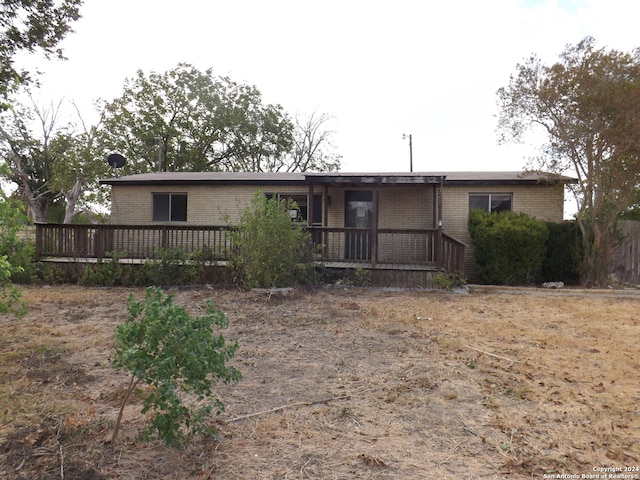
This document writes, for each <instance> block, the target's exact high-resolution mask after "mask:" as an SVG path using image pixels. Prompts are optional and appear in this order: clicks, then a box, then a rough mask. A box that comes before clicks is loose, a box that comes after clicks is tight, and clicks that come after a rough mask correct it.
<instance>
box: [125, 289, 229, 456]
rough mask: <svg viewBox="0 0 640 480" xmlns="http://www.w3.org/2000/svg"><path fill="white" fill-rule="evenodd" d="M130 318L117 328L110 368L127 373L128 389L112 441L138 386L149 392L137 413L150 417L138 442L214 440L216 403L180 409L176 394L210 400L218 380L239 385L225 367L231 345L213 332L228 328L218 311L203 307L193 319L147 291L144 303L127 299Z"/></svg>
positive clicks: (160, 294)
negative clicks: (205, 437)
mask: <svg viewBox="0 0 640 480" xmlns="http://www.w3.org/2000/svg"><path fill="white" fill-rule="evenodd" d="M128 311H129V317H128V318H127V320H126V321H125V322H124V323H122V324H121V325H119V326H118V328H117V332H116V352H115V357H114V360H113V364H114V366H116V367H118V368H122V369H125V370H127V371H128V372H130V373H131V375H132V377H131V383H130V385H129V389H128V391H127V394H126V395H125V398H124V399H123V402H122V404H121V410H120V415H119V416H118V420H117V422H116V427H115V430H114V433H113V439H114V441H115V439H116V438H117V435H118V429H119V426H120V420H121V418H122V411H123V409H124V406H125V404H126V402H127V400H128V398H129V395H130V394H131V392H132V391H133V390H134V389H135V388H136V386H137V385H138V384H139V383H143V384H146V385H148V386H149V387H151V388H150V389H148V391H147V392H146V393H144V394H143V408H142V413H143V414H146V413H148V412H151V414H152V415H151V418H150V420H149V422H148V424H147V427H146V428H145V429H144V431H143V432H142V438H143V439H150V438H152V437H155V436H157V437H158V438H160V439H161V440H162V441H164V442H165V443H166V444H168V445H180V444H182V443H184V442H185V441H186V440H187V439H188V438H189V437H190V436H193V435H195V434H197V433H204V434H211V435H212V434H215V433H216V430H215V428H214V427H212V426H207V425H206V419H207V416H208V415H209V414H210V413H211V412H212V410H213V406H215V408H216V411H217V414H219V413H220V412H221V411H222V410H223V409H224V404H223V403H222V402H221V401H220V400H219V399H213V400H212V405H213V406H212V405H207V406H205V407H202V408H198V409H196V410H193V409H190V408H189V407H188V406H186V405H185V404H184V403H183V400H182V398H181V394H184V393H188V394H193V395H196V396H197V397H198V399H199V400H203V399H205V398H211V397H212V391H211V388H212V386H213V385H214V384H215V383H216V382H218V381H219V380H222V381H223V382H225V383H227V382H232V381H233V382H235V381H238V380H240V377H241V375H240V372H239V371H238V370H237V369H235V368H234V367H229V366H227V362H228V361H229V360H231V359H232V358H233V356H234V354H235V352H236V350H237V348H238V344H237V342H236V341H234V342H232V343H230V344H227V342H226V340H225V338H224V337H223V335H222V334H216V332H214V330H215V329H222V328H225V327H227V326H228V324H229V320H228V318H227V317H226V315H225V314H224V312H222V311H221V310H218V309H216V308H215V307H214V305H213V303H212V302H211V301H209V302H207V306H206V314H205V315H202V316H199V317H192V316H191V315H189V313H188V312H187V311H186V310H185V308H183V307H181V306H178V305H174V304H173V297H172V296H165V295H164V293H163V292H162V290H160V289H156V288H148V289H147V291H146V295H145V299H144V301H141V302H138V301H136V300H135V299H134V298H133V295H130V297H129V306H128Z"/></svg>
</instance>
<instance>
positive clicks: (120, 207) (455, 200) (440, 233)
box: [36, 172, 575, 285]
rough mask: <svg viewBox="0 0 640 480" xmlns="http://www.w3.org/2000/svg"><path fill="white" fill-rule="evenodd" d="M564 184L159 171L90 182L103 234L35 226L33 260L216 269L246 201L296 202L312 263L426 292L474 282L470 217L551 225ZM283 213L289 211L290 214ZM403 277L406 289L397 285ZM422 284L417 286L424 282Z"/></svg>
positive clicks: (528, 177)
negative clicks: (182, 257)
mask: <svg viewBox="0 0 640 480" xmlns="http://www.w3.org/2000/svg"><path fill="white" fill-rule="evenodd" d="M574 181H575V180H574V179H572V178H569V177H564V176H558V175H552V174H543V173H528V172H428V173H427V172H411V173H344V172H330V173H266V172H260V173H248V172H243V173H234V172H158V173H146V174H139V175H128V176H121V177H113V178H108V179H103V180H101V182H100V183H101V184H103V185H108V186H110V187H111V220H110V224H109V225H51V224H43V225H37V226H36V256H37V257H38V258H41V259H52V260H55V259H63V260H64V259H66V261H72V262H77V261H80V260H82V259H84V260H92V259H93V260H94V261H95V259H99V258H102V257H103V256H104V255H105V254H106V253H108V252H113V251H117V252H120V255H124V257H125V258H128V259H133V260H141V259H145V258H151V257H153V255H154V254H155V253H154V252H155V251H156V250H157V247H171V246H180V247H183V248H185V249H187V250H190V251H194V250H199V251H202V252H205V253H206V254H207V258H210V259H212V260H214V261H217V262H224V260H225V254H226V252H228V249H229V248H231V245H230V236H228V235H227V233H228V231H229V228H230V226H232V225H234V224H236V223H237V222H238V221H239V219H240V215H241V212H242V211H243V210H244V208H245V207H247V206H248V205H249V203H250V201H251V198H252V197H253V195H254V193H255V192H256V191H261V192H263V193H264V194H266V195H268V196H275V197H276V198H291V199H293V200H295V202H296V203H297V205H298V207H299V210H298V211H297V213H295V214H296V215H300V216H301V217H302V218H301V220H302V221H303V223H304V224H306V228H308V229H309V231H310V233H311V238H312V240H313V244H314V245H313V248H314V252H315V253H316V259H317V261H318V262H320V263H322V264H323V265H325V266H326V267H328V268H341V269H349V268H351V269H353V268H357V267H361V268H366V269H370V270H371V271H372V272H374V273H377V274H385V275H386V276H387V279H386V280H383V281H382V282H379V283H387V284H422V285H424V284H425V281H426V282H428V279H429V276H430V275H431V274H432V273H433V272H435V271H438V270H447V271H451V272H460V271H461V272H463V273H464V275H465V276H466V278H467V279H469V280H471V281H473V280H474V279H475V262H474V254H473V245H472V242H471V238H470V236H469V232H468V229H467V221H468V216H469V211H470V210H471V209H474V208H483V209H485V210H488V211H499V210H512V211H518V212H524V213H527V214H529V215H532V216H534V217H537V218H540V219H542V220H545V221H550V222H561V221H562V220H563V210H564V188H565V185H566V184H568V183H573V182H574ZM292 214H293V212H292ZM411 276H413V280H410V281H408V282H407V281H406V279H407V278H409V277H411ZM425 279H426V280H425Z"/></svg>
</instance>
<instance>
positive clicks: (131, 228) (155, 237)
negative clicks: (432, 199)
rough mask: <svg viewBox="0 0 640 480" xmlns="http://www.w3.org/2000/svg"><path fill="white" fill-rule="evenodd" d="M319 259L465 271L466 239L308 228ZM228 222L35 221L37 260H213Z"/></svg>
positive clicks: (227, 245) (421, 232) (434, 233)
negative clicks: (173, 254) (188, 256)
mask: <svg viewBox="0 0 640 480" xmlns="http://www.w3.org/2000/svg"><path fill="white" fill-rule="evenodd" d="M308 231H309V232H310V234H311V238H312V240H313V248H314V252H315V255H316V258H317V260H318V261H323V262H346V263H358V264H362V263H365V264H370V265H371V266H376V265H422V266H432V267H434V268H436V269H438V270H447V271H460V272H461V271H463V269H464V251H465V246H466V245H465V244H464V243H462V242H460V241H458V240H456V239H455V238H453V237H451V236H449V235H447V234H445V233H444V232H443V231H442V229H378V230H377V233H376V234H375V235H374V234H373V231H372V230H371V229H364V228H329V227H309V228H308ZM230 232H231V228H230V227H228V226H173V225H67V224H37V225H36V259H42V258H67V259H72V260H73V259H83V258H95V259H101V258H104V257H106V256H108V255H109V254H114V253H117V254H118V256H120V257H123V258H130V259H152V258H156V257H157V255H158V254H159V250H158V249H167V248H172V247H180V248H182V249H184V250H185V251H186V252H189V253H192V252H196V251H197V252H200V253H201V254H202V257H203V258H205V259H210V260H225V259H226V258H227V255H228V252H229V250H230V249H231V248H232V247H233V245H232V241H231V235H230Z"/></svg>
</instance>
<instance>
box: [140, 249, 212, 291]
mask: <svg viewBox="0 0 640 480" xmlns="http://www.w3.org/2000/svg"><path fill="white" fill-rule="evenodd" d="M203 275H204V260H203V256H202V252H200V251H195V252H193V253H189V252H187V251H186V250H185V249H184V248H182V247H170V248H156V249H155V258H152V259H149V260H147V261H145V263H144V268H143V277H144V278H145V283H147V284H149V283H150V284H152V285H156V286H169V285H188V284H190V283H193V282H194V281H196V280H197V279H199V278H202V277H203Z"/></svg>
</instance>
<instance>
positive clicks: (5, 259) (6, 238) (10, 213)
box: [0, 193, 33, 317]
mask: <svg viewBox="0 0 640 480" xmlns="http://www.w3.org/2000/svg"><path fill="white" fill-rule="evenodd" d="M25 223H26V217H25V216H24V215H23V213H22V210H21V208H20V205H19V204H17V203H16V202H15V201H13V200H11V199H8V198H6V197H5V196H4V194H1V193H0V312H1V313H8V312H10V313H13V314H15V315H16V316H17V317H22V316H24V314H25V313H26V305H25V304H24V303H23V302H22V301H21V300H20V298H21V295H22V293H21V292H20V290H19V289H17V288H16V287H15V285H14V284H13V282H14V281H16V278H20V276H29V275H30V274H29V273H28V272H29V271H32V270H31V263H32V260H33V256H29V253H28V249H26V247H25V244H24V243H23V242H22V241H21V240H20V238H19V237H18V230H19V229H20V228H23V227H24V225H25ZM27 269H29V270H27Z"/></svg>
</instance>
